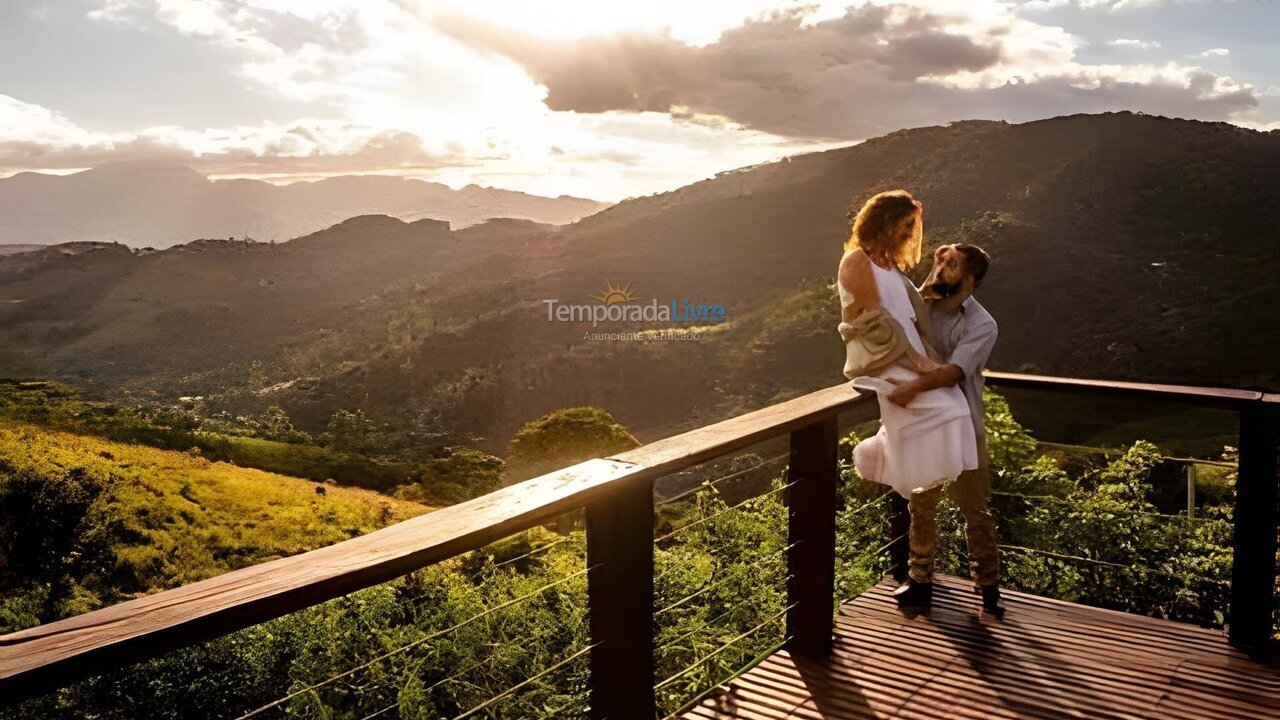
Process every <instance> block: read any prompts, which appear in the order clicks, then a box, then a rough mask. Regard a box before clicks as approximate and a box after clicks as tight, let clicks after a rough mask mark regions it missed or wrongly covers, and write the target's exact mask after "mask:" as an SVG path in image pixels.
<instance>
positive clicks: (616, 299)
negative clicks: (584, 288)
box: [590, 280, 636, 305]
mask: <svg viewBox="0 0 1280 720" xmlns="http://www.w3.org/2000/svg"><path fill="white" fill-rule="evenodd" d="M590 297H591V299H593V300H599V301H600V302H602V303H604V304H605V305H613V304H614V303H625V302H631V301H632V300H635V299H636V298H635V296H634V295H632V294H631V283H627V284H626V286H625V287H623V286H620V285H619V286H615V285H614V284H613V283H612V282H609V281H608V280H606V281H605V289H604V290H601V291H600V294H599V295H591V296H590Z"/></svg>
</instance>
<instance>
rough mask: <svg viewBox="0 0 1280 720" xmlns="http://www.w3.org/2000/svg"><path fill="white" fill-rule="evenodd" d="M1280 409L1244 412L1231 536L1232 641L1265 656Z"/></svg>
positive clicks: (1279, 472)
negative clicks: (1232, 535)
mask: <svg viewBox="0 0 1280 720" xmlns="http://www.w3.org/2000/svg"><path fill="white" fill-rule="evenodd" d="M1278 452H1280V407H1276V406H1274V405H1270V406H1269V405H1267V404H1265V403H1255V404H1250V405H1246V406H1245V408H1244V410H1242V411H1241V413H1240V467H1239V473H1238V475H1237V478H1236V507H1235V512H1234V519H1235V534H1234V537H1233V538H1232V540H1231V548H1232V561H1231V609H1230V615H1229V617H1228V624H1229V627H1228V635H1229V637H1230V640H1231V644H1232V645H1234V646H1235V647H1237V648H1240V649H1241V650H1244V651H1246V652H1248V653H1249V654H1250V655H1252V656H1254V657H1257V658H1262V657H1264V656H1265V655H1266V654H1267V653H1268V650H1269V645H1270V639H1271V624H1272V613H1273V612H1274V611H1275V604H1276V598H1275V581H1276V519H1277V513H1276V500H1277V495H1276V485H1277V482H1280V463H1278V461H1277V453H1278Z"/></svg>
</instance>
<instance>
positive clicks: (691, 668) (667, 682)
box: [653, 603, 796, 690]
mask: <svg viewBox="0 0 1280 720" xmlns="http://www.w3.org/2000/svg"><path fill="white" fill-rule="evenodd" d="M795 606H796V603H792V604H790V605H788V606H786V607H785V608H783V609H782V610H780V611H779V612H777V613H776V614H774V616H773V617H771V618H769V619H768V620H765V621H764V622H762V623H760V624H759V625H756V626H755V627H753V628H751V629H750V630H747V631H746V632H744V633H742V634H740V635H738V636H737V637H735V638H733V639H732V640H730V641H728V642H726V643H725V644H724V645H721V646H720V647H719V648H717V649H715V650H713V651H711V652H710V653H707V654H706V655H704V656H702V657H701V658H699V659H698V660H697V661H696V662H694V663H693V664H692V665H690V666H689V667H687V668H685V669H683V670H681V671H680V672H678V673H676V674H675V675H672V676H671V677H669V678H667V679H666V680H663V681H662V682H660V683H658V684H657V685H654V686H653V689H654V690H661V689H662V688H664V687H666V686H668V685H670V684H671V683H673V682H675V681H676V678H679V677H683V676H684V675H687V674H689V673H690V672H693V671H694V670H696V669H697V667H698V666H699V665H701V664H702V663H704V662H706V661H708V660H710V659H711V658H713V657H715V656H717V655H719V654H720V653H722V652H724V651H725V650H728V649H729V648H731V647H733V646H734V644H736V643H738V642H741V641H742V640H743V639H744V638H746V637H748V636H750V635H752V634H753V633H755V632H758V631H759V630H760V629H761V628H763V627H765V626H767V625H769V623H773V622H777V621H778V620H779V619H780V618H782V617H783V616H784V615H786V614H787V611H788V610H791V609H792V608H794V607H795Z"/></svg>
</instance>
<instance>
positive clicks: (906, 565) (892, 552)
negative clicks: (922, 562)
mask: <svg viewBox="0 0 1280 720" xmlns="http://www.w3.org/2000/svg"><path fill="white" fill-rule="evenodd" d="M910 532H911V509H910V505H909V504H908V503H907V499H906V498H904V497H902V496H901V495H899V494H898V493H896V492H893V491H890V493H889V576H890V577H892V578H893V579H894V580H897V581H898V582H902V581H903V580H906V579H907V575H908V573H909V572H910V559H911V541H910V539H909V537H908V535H909V533H910Z"/></svg>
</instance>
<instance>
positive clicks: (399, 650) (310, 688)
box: [235, 568, 592, 720]
mask: <svg viewBox="0 0 1280 720" xmlns="http://www.w3.org/2000/svg"><path fill="white" fill-rule="evenodd" d="M591 570H592V568H583V569H582V570H579V571H577V572H573V573H570V574H568V575H565V576H564V577H562V578H560V579H558V580H554V581H552V582H549V583H546V584H544V585H542V586H541V587H539V588H537V589H536V590H533V591H530V592H528V593H525V594H524V595H521V596H519V597H516V598H513V599H511V600H508V601H506V602H503V603H499V604H498V605H495V606H493V607H491V608H488V609H486V610H484V611H482V612H479V613H476V614H475V615H472V616H470V617H468V618H466V619H464V620H461V621H459V622H457V623H454V624H453V625H451V626H449V627H447V628H444V629H442V630H436V631H434V632H431V633H428V634H426V635H424V636H422V637H420V638H417V639H416V640H413V641H411V642H408V643H405V644H404V645H401V646H399V647H396V648H394V649H392V650H388V651H387V652H384V653H382V654H380V655H377V656H375V657H373V658H370V659H369V660H366V661H364V662H362V663H360V664H358V665H355V666H353V667H351V668H348V669H347V670H344V671H342V672H340V673H337V674H335V675H332V676H330V677H328V678H325V679H324V680H321V681H320V682H316V683H312V684H310V685H307V686H305V687H302V688H299V689H298V690H294V691H293V692H290V693H288V694H287V695H285V696H283V697H281V698H278V699H276V700H273V701H271V702H269V703H266V704H265V705H261V706H259V707H257V708H254V709H253V710H250V711H249V712H246V713H244V714H242V715H239V716H237V717H236V718H235V720H247V718H251V717H256V716H257V715H260V714H262V713H263V712H266V711H267V710H270V709H272V708H275V707H279V706H281V705H283V704H285V703H287V702H289V701H290V700H293V699H294V698H297V697H299V696H301V695H304V694H307V693H311V692H314V691H316V690H318V689H320V688H323V687H326V686H328V685H331V684H333V683H335V682H337V681H338V680H341V679H343V678H347V677H350V676H352V675H354V674H355V673H358V672H360V671H361V670H365V669H367V668H370V667H373V666H374V665H377V664H379V663H381V662H383V661H385V660H387V659H389V658H392V657H395V656H397V655H400V654H403V653H405V652H408V651H409V650H412V649H414V648H416V647H419V646H421V645H423V644H425V643H428V642H431V641H432V640H436V639H438V638H441V637H443V636H445V635H448V634H449V633H452V632H455V631H457V630H459V629H461V628H463V627H466V626H468V625H470V624H472V623H474V622H476V621H478V620H481V619H483V618H486V617H489V616H491V615H493V614H495V613H497V612H499V611H501V610H505V609H506V608H509V607H512V606H514V605H518V604H520V603H522V602H524V601H526V600H529V599H531V598H534V597H537V596H539V595H541V594H542V593H545V592H547V591H548V590H551V589H553V588H556V587H559V586H561V585H564V584H566V583H569V582H571V581H573V580H575V579H577V578H580V577H583V576H585V575H586V574H587V573H588V572H590V571H591Z"/></svg>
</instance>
